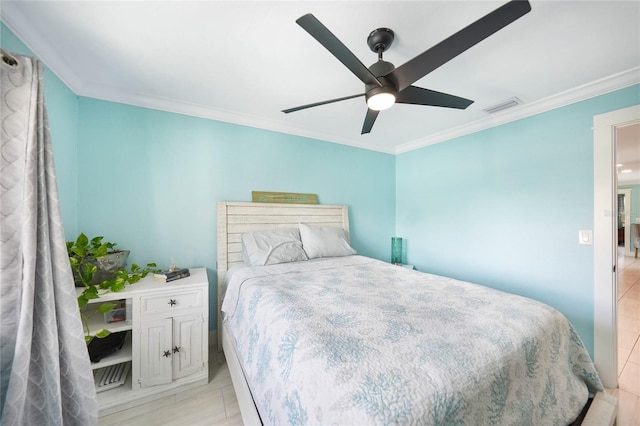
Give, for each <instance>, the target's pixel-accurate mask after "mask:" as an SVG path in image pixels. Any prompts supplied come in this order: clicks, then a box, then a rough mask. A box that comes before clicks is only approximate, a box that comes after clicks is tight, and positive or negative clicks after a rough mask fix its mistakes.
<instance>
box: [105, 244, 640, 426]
mask: <svg viewBox="0 0 640 426" xmlns="http://www.w3.org/2000/svg"><path fill="white" fill-rule="evenodd" d="M618 265H619V266H618V270H619V271H620V274H619V279H618V281H619V284H618V369H619V388H618V389H612V390H611V389H609V390H607V393H609V394H611V395H613V396H615V397H616V398H618V421H617V425H618V426H638V425H640V258H638V259H634V258H633V257H624V256H619V257H618ZM209 378H210V381H209V384H208V385H206V386H201V387H199V388H196V389H192V390H189V391H186V392H182V393H179V394H177V395H174V396H170V397H166V398H163V399H160V400H158V401H154V402H150V403H148V404H144V405H141V406H138V407H135V408H132V409H129V410H126V411H122V412H119V413H115V414H111V415H109V416H105V417H101V418H100V421H99V424H100V425H103V426H107V425H109V426H111V425H130V426H138V425H139V426H150V425H176V426H187V425H210V426H218V425H242V418H241V417H240V410H239V408H238V402H237V400H236V396H235V393H234V391H233V385H232V384H231V376H229V370H228V368H227V364H226V361H225V359H224V356H223V355H222V354H216V352H215V350H210V355H209Z"/></svg>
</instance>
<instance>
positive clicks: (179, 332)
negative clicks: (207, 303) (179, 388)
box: [172, 314, 204, 379]
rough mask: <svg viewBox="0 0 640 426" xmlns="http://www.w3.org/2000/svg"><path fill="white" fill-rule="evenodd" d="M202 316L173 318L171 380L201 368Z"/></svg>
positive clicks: (191, 315) (193, 315)
mask: <svg viewBox="0 0 640 426" xmlns="http://www.w3.org/2000/svg"><path fill="white" fill-rule="evenodd" d="M202 329H203V317H202V314H190V315H181V316H176V317H174V318H173V348H172V352H173V378H174V379H179V378H180V377H185V376H188V375H190V374H193V373H196V372H198V371H200V369H201V368H203V366H204V364H203V359H202V358H203V353H204V350H203V349H204V348H203V340H202Z"/></svg>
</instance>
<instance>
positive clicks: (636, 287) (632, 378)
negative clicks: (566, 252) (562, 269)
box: [607, 252, 640, 426]
mask: <svg viewBox="0 0 640 426" xmlns="http://www.w3.org/2000/svg"><path fill="white" fill-rule="evenodd" d="M618 271H619V274H618V389H613V390H608V391H607V392H608V393H610V394H612V395H614V396H615V397H617V398H618V422H617V424H618V426H630V425H633V426H638V425H640V257H639V258H634V257H629V256H624V254H623V252H622V253H620V252H619V254H618Z"/></svg>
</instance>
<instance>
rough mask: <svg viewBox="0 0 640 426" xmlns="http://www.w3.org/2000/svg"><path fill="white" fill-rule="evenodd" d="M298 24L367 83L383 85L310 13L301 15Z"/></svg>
mask: <svg viewBox="0 0 640 426" xmlns="http://www.w3.org/2000/svg"><path fill="white" fill-rule="evenodd" d="M296 22H297V23H298V25H300V26H301V27H302V28H304V29H305V30H306V31H307V32H308V33H309V34H311V36H312V37H313V38H315V39H316V40H318V42H319V43H320V44H321V45H323V46H324V47H325V48H326V49H327V50H328V51H329V52H331V53H332V54H333V56H335V57H336V58H337V59H338V60H339V61H340V62H342V63H343V64H344V65H345V66H346V67H347V68H349V70H350V71H351V72H352V73H354V74H355V75H356V77H358V78H359V79H360V80H361V81H362V82H363V83H365V84H375V85H376V86H379V87H382V83H381V82H380V81H379V80H378V79H377V78H376V76H374V75H373V74H372V73H371V71H369V69H368V68H367V67H366V66H364V64H363V63H362V62H360V60H359V59H358V58H357V57H356V55H354V54H353V53H352V52H351V51H350V50H349V49H348V48H347V46H345V45H344V44H343V43H342V42H341V41H340V40H338V38H337V37H336V36H335V35H333V33H332V32H331V31H329V29H327V27H325V26H324V25H323V24H322V23H321V22H320V21H318V19H317V18H316V17H315V16H313V15H312V14H310V13H307V14H306V15H304V16H301V17H300V18H298V19H297V20H296Z"/></svg>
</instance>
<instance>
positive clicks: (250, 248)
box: [242, 228, 309, 266]
mask: <svg viewBox="0 0 640 426" xmlns="http://www.w3.org/2000/svg"><path fill="white" fill-rule="evenodd" d="M242 259H243V260H244V263H246V264H247V265H249V266H263V265H274V264H276V263H285V262H297V261H299V260H309V258H308V257H307V254H306V253H305V251H304V250H303V249H302V241H300V231H298V230H297V229H296V228H282V229H273V230H269V231H260V232H250V233H246V234H242Z"/></svg>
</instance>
